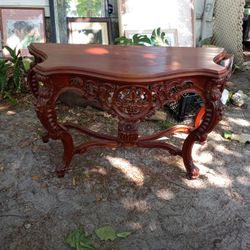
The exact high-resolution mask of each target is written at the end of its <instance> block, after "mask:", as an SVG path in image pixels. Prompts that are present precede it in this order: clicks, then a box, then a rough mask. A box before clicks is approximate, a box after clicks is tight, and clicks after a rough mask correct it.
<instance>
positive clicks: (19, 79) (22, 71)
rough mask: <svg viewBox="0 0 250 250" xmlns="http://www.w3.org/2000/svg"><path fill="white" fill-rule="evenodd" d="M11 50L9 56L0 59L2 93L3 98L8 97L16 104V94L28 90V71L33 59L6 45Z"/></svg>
mask: <svg viewBox="0 0 250 250" xmlns="http://www.w3.org/2000/svg"><path fill="white" fill-rule="evenodd" d="M4 48H5V49H6V50H7V51H8V52H9V55H10V56H9V57H8V58H4V59H0V94H1V96H2V98H4V99H8V100H9V101H10V102H11V103H12V104H16V100H15V98H14V96H16V95H17V94H18V93H21V92H24V91H26V89H27V88H26V87H27V72H28V70H29V67H30V63H31V60H30V59H28V58H24V57H22V56H21V51H20V50H16V48H15V49H11V48H10V47H8V46H5V47H4Z"/></svg>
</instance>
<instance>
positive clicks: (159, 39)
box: [151, 28, 169, 46]
mask: <svg viewBox="0 0 250 250" xmlns="http://www.w3.org/2000/svg"><path fill="white" fill-rule="evenodd" d="M151 44H152V45H154V46H168V45H169V43H168V40H167V38H166V33H165V32H161V28H157V29H154V30H153V32H152V35H151Z"/></svg>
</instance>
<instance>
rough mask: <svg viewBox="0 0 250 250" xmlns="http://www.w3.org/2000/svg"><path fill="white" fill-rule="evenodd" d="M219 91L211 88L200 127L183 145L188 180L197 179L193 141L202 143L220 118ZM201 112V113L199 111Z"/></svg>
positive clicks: (197, 172)
mask: <svg viewBox="0 0 250 250" xmlns="http://www.w3.org/2000/svg"><path fill="white" fill-rule="evenodd" d="M220 96H221V91H220V89H219V88H218V86H213V87H212V88H211V89H210V90H208V93H207V101H206V105H205V107H204V110H205V114H204V116H203V120H202V123H201V125H200V126H198V127H196V129H195V130H193V131H192V132H191V133H190V134H189V135H188V137H187V138H186V140H185V141H184V143H183V147H182V158H183V162H184V165H185V167H186V170H187V176H188V178H190V179H196V178H198V177H199V169H198V168H197V167H196V166H195V165H194V163H193V159H192V149H193V145H194V143H195V141H198V142H200V143H203V142H205V141H206V139H207V136H208V134H209V133H210V132H211V131H212V130H213V129H214V127H215V126H216V125H217V124H218V122H219V121H220V120H221V118H222V113H223V105H222V103H221V101H220ZM201 112H203V111H201Z"/></svg>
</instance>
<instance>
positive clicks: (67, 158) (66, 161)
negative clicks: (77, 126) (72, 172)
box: [56, 133, 74, 177]
mask: <svg viewBox="0 0 250 250" xmlns="http://www.w3.org/2000/svg"><path fill="white" fill-rule="evenodd" d="M61 140H62V143H63V147H64V152H63V164H62V165H59V166H58V167H57V168H56V173H57V176H58V177H63V176H64V174H65V171H67V170H68V169H69V165H70V162H71V160H72V157H73V155H74V143H73V139H72V136H71V135H70V134H69V133H63V134H62V135H61Z"/></svg>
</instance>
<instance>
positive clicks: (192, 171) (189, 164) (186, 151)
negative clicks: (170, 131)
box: [182, 133, 200, 179]
mask: <svg viewBox="0 0 250 250" xmlns="http://www.w3.org/2000/svg"><path fill="white" fill-rule="evenodd" d="M196 140H197V138H196V135H195V134H193V133H191V134H190V135H189V136H188V137H187V138H186V140H185V141H184V144H183V147H182V158H183V162H184V165H185V168H186V170H187V177H188V178H189V179H196V178H198V177H199V174H200V173H199V168H197V167H196V166H195V165H194V163H193V159H192V149H193V145H194V142H195V141H196Z"/></svg>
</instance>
